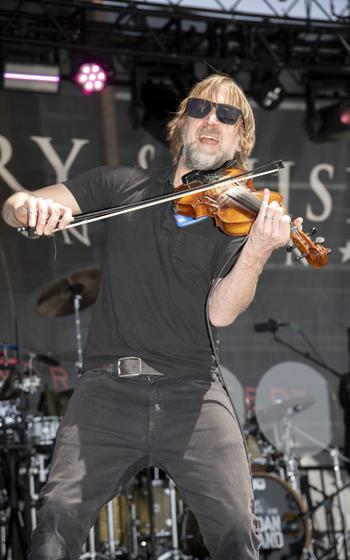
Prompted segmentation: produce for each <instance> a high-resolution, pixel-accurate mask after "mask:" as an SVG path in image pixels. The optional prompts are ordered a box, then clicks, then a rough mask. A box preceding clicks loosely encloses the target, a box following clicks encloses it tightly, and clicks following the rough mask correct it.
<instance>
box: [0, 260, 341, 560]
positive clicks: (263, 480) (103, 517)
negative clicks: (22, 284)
mask: <svg viewBox="0 0 350 560" xmlns="http://www.w3.org/2000/svg"><path fill="white" fill-rule="evenodd" d="M99 280H100V277H99V271H98V270H95V269H89V270H83V271H80V272H76V273H74V274H72V275H70V276H69V277H67V278H64V279H62V280H60V281H58V282H55V284H53V285H52V286H50V287H49V288H48V289H46V290H45V291H44V292H43V293H42V294H41V295H40V297H39V299H38V303H37V311H38V312H39V313H41V314H42V315H43V316H45V317H48V318H49V317H50V318H51V317H61V316H65V315H70V314H72V315H73V314H74V318H75V329H76V358H77V359H76V363H75V366H76V370H77V372H79V371H80V369H81V366H82V347H81V330H80V310H81V309H84V308H87V307H88V306H89V305H91V304H93V303H94V301H95V299H96V297H97V291H98V285H99ZM21 354H22V352H21V353H20V352H19V347H18V345H17V344H5V343H4V344H0V381H1V379H2V384H1V385H0V452H1V456H2V460H1V468H0V560H17V559H18V560H22V559H23V560H24V559H25V558H26V549H27V546H28V542H29V538H30V533H31V532H32V530H33V529H35V527H36V524H37V511H38V509H39V507H40V501H41V500H40V489H41V487H42V486H43V485H44V484H45V482H46V481H47V479H48V473H49V469H50V462H51V457H52V452H53V446H54V442H55V437H56V432H57V429H58V426H59V422H60V419H61V417H62V416H63V414H64V412H65V409H66V407H67V404H68V402H69V398H70V396H71V394H72V393H73V390H67V391H61V392H60V393H56V392H55V391H53V390H51V389H49V388H47V387H43V386H42V385H43V383H42V376H41V375H40V368H41V365H42V364H46V365H48V366H58V365H59V362H58V361H57V360H55V359H54V358H52V357H51V356H47V355H45V354H42V353H40V354H39V353H34V352H28V353H27V359H26V363H25V365H23V363H22V362H21ZM33 402H34V403H35V406H33ZM314 402H315V398H314V397H313V396H307V395H306V396H305V395H304V396H297V397H293V398H287V399H286V400H284V401H283V402H277V403H274V404H272V405H269V406H264V407H260V409H258V410H251V411H248V420H247V424H246V428H245V435H246V439H247V453H248V457H249V460H250V463H251V467H252V481H253V489H254V496H255V513H256V523H257V525H256V528H257V535H258V537H259V540H260V547H261V552H260V556H261V558H262V559H264V560H287V559H288V560H303V559H310V560H315V559H323V560H338V559H339V560H341V559H343V558H344V559H345V560H349V558H350V556H349V555H348V550H350V546H349V545H348V544H347V541H348V532H347V526H346V511H345V509H346V508H345V504H344V499H341V498H343V490H344V485H343V481H342V479H341V469H340V462H339V456H340V454H339V452H338V450H335V449H330V450H329V456H330V458H331V466H330V470H331V474H332V475H334V488H335V492H333V493H331V494H330V495H327V494H325V492H323V494H322V500H321V501H319V502H315V501H312V500H310V492H309V490H310V488H309V487H308V483H307V484H306V487H305V483H303V476H304V475H303V468H302V466H301V462H300V457H298V456H296V455H295V448H294V447H293V438H294V436H295V426H294V424H293V420H294V419H295V418H296V417H298V415H302V413H303V412H304V411H306V410H308V409H310V408H311V407H312V406H313V405H314ZM270 434H273V435H272V436H271V437H270ZM213 476H215V473H214V474H213ZM323 490H324V489H323ZM334 504H336V507H337V508H338V510H339V511H340V517H341V521H342V526H341V528H340V530H338V531H336V529H334V530H333V533H334V535H333V536H334V539H333V541H332V539H331V538H329V539H328V541H327V542H326V544H325V545H323V546H322V547H321V546H317V543H316V540H317V537H318V535H316V536H315V524H314V520H313V515H314V513H315V512H316V511H319V510H320V509H322V508H328V509H327V512H328V519H330V518H329V511H330V509H332V506H333V505H334ZM336 533H337V534H336ZM340 540H341V541H342V547H341V548H340V547H339V546H338V544H339V542H340ZM80 558H81V559H90V558H91V559H115V558H121V559H122V560H124V559H125V560H127V559H130V560H148V559H154V560H167V559H174V560H195V559H197V560H205V559H208V558H209V554H208V551H207V549H206V547H205V545H204V543H203V540H202V537H201V534H200V530H199V528H198V524H197V521H196V518H195V517H194V515H193V513H192V512H191V510H190V509H189V508H188V506H187V505H186V504H185V503H184V502H183V500H182V498H181V496H180V494H179V492H178V490H177V488H176V486H175V483H174V482H173V481H172V479H171V478H170V477H169V476H168V475H167V474H166V473H165V472H163V471H161V470H160V469H158V468H148V469H145V470H143V471H141V472H140V473H138V475H136V476H135V477H134V478H133V479H132V480H131V481H130V483H129V485H128V487H127V488H126V489H125V491H124V492H123V493H122V494H121V495H119V496H117V497H115V498H114V499H113V500H111V501H110V502H109V503H108V504H106V505H105V506H104V507H103V508H102V510H101V512H100V514H99V516H98V519H97V521H96V523H95V525H94V526H93V527H92V529H91V530H90V533H89V536H88V539H87V542H86V544H85V546H84V549H83V551H82V554H81V557H80Z"/></svg>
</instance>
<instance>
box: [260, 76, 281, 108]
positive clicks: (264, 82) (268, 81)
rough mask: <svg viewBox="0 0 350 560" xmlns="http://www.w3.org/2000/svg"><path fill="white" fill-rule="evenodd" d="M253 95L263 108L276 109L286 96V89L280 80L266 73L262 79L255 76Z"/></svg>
mask: <svg viewBox="0 0 350 560" xmlns="http://www.w3.org/2000/svg"><path fill="white" fill-rule="evenodd" d="M252 95H253V97H254V99H255V101H256V102H257V103H258V104H259V105H260V107H262V108H263V109H267V110H268V111H271V110H273V109H276V108H277V107H278V105H279V104H280V103H281V102H282V101H283V99H284V98H285V96H286V91H285V89H284V87H283V86H282V84H281V83H280V82H279V80H278V79H277V78H276V77H275V76H272V75H269V74H266V75H265V76H264V77H262V78H260V79H255V78H253V85H252Z"/></svg>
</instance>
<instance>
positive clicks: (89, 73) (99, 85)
mask: <svg viewBox="0 0 350 560" xmlns="http://www.w3.org/2000/svg"><path fill="white" fill-rule="evenodd" d="M75 81H76V82H77V83H78V84H79V85H80V86H81V88H82V91H83V93H86V94H90V93H94V92H97V91H98V92H101V91H102V90H103V89H104V88H105V86H106V82H107V74H106V72H105V71H104V70H103V68H102V67H101V66H100V65H99V64H97V63H96V62H90V63H85V64H82V65H81V66H80V68H79V70H78V72H77V74H76V76H75Z"/></svg>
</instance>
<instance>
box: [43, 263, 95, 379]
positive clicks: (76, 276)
mask: <svg viewBox="0 0 350 560" xmlns="http://www.w3.org/2000/svg"><path fill="white" fill-rule="evenodd" d="M100 276H101V274H100V271H99V270H97V269H88V270H81V271H79V272H74V273H72V274H71V275H69V276H67V277H66V278H63V279H61V280H59V281H57V282H55V283H54V284H52V285H51V286H50V287H49V288H47V289H46V290H45V291H44V292H43V293H42V294H41V296H40V297H39V299H38V302H37V311H38V312H39V313H40V314H41V315H43V316H44V317H48V318H54V317H63V316H65V315H71V314H73V313H74V315H75V338H76V351H77V360H76V363H75V366H76V370H77V373H79V372H80V371H81V369H82V366H83V351H82V343H81V339H82V337H81V325H80V311H82V310H83V309H86V308H87V307H89V306H90V305H92V304H93V303H95V301H96V298H97V292H98V287H99V284H100Z"/></svg>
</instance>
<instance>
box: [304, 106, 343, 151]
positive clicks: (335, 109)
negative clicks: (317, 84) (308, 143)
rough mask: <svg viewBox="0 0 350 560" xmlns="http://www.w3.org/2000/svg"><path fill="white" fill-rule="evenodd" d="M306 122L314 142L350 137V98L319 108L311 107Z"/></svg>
mask: <svg viewBox="0 0 350 560" xmlns="http://www.w3.org/2000/svg"><path fill="white" fill-rule="evenodd" d="M306 124H307V129H308V132H309V136H310V139H311V140H313V141H314V142H329V141H336V140H348V139H350V99H348V100H345V101H341V102H339V103H335V104H332V105H327V106H326V107H322V109H319V110H316V109H315V108H312V107H309V110H308V115H307V123H306Z"/></svg>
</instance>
